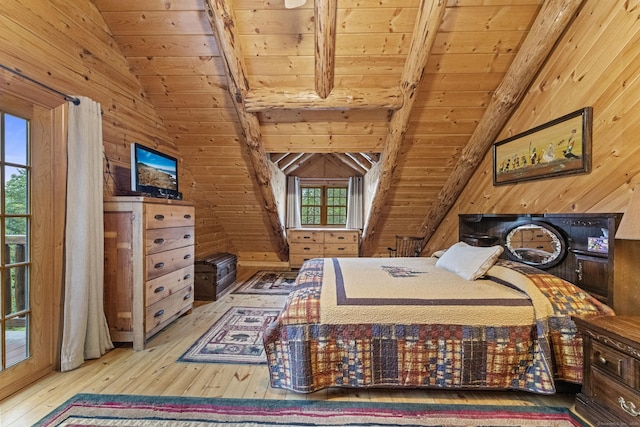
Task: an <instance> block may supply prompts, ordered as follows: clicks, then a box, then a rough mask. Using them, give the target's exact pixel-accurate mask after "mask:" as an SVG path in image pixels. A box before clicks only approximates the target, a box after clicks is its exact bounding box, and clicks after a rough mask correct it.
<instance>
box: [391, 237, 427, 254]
mask: <svg viewBox="0 0 640 427" xmlns="http://www.w3.org/2000/svg"><path fill="white" fill-rule="evenodd" d="M388 249H389V256H392V257H415V256H420V252H422V237H416V236H396V247H395V248H388Z"/></svg>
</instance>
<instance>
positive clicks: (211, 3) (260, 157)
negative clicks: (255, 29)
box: [205, 0, 289, 261]
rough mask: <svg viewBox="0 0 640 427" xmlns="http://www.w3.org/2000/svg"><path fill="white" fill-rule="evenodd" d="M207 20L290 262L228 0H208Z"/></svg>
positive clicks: (281, 250) (275, 234)
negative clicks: (247, 106) (248, 106)
mask: <svg viewBox="0 0 640 427" xmlns="http://www.w3.org/2000/svg"><path fill="white" fill-rule="evenodd" d="M205 6H206V8H207V17H208V18H209V23H210V25H211V28H212V29H213V32H214V33H215V34H216V40H217V42H218V49H219V50H220V54H221V55H222V58H223V59H224V63H225V67H226V75H227V82H228V84H229V94H230V95H231V98H232V99H233V103H234V106H235V109H236V112H237V114H238V119H239V122H240V125H241V127H242V133H243V136H244V139H245V142H246V144H247V146H248V147H249V155H250V157H251V162H252V164H253V169H254V171H255V177H256V179H257V182H258V187H259V188H260V193H261V195H262V199H263V201H264V208H265V212H266V214H267V217H268V221H269V224H270V225H271V234H272V238H273V240H274V242H275V244H276V247H277V252H278V256H279V257H280V259H281V260H283V261H284V260H286V259H287V253H288V248H289V246H288V244H287V238H286V234H285V233H286V232H285V228H284V226H283V224H282V223H281V222H280V216H279V215H278V203H277V200H276V198H275V195H274V192H273V186H272V185H271V169H270V168H269V164H268V161H269V160H268V159H267V153H266V151H265V149H264V146H263V144H262V133H261V131H260V123H259V121H258V118H257V116H256V115H255V114H253V113H248V112H247V111H245V110H244V108H243V99H244V97H245V95H246V94H247V92H248V91H249V83H248V82H249V79H248V77H247V72H246V67H245V64H244V57H243V56H242V50H241V48H240V44H239V39H238V35H237V34H236V33H235V29H236V18H235V16H234V13H233V9H232V8H231V5H230V4H229V2H228V0H206V1H205Z"/></svg>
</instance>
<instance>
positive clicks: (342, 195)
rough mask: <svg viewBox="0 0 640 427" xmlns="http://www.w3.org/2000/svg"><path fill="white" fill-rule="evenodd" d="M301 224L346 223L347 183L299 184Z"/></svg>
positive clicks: (329, 224) (338, 224)
mask: <svg viewBox="0 0 640 427" xmlns="http://www.w3.org/2000/svg"><path fill="white" fill-rule="evenodd" d="M300 193H301V195H300V201H301V203H300V219H301V223H302V225H303V226H322V225H328V226H344V225H345V224H346V223H347V185H341V184H336V185H313V186H311V185H309V186H306V185H301V187H300Z"/></svg>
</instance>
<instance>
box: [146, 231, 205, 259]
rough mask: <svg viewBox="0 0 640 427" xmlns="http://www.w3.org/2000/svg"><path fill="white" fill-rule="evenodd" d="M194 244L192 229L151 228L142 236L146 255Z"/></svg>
mask: <svg viewBox="0 0 640 427" xmlns="http://www.w3.org/2000/svg"><path fill="white" fill-rule="evenodd" d="M194 243H195V236H194V233H193V227H174V228H152V229H150V230H146V231H145V234H144V246H145V250H146V252H145V253H146V254H147V255H150V254H155V253H157V252H162V251H168V250H170V249H175V248H182V247H184V246H191V245H193V244H194Z"/></svg>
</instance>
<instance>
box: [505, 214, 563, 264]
mask: <svg viewBox="0 0 640 427" xmlns="http://www.w3.org/2000/svg"><path fill="white" fill-rule="evenodd" d="M504 246H505V253H506V254H507V256H508V257H509V258H510V259H512V260H514V261H519V262H522V263H524V264H529V265H532V266H534V267H538V268H549V267H553V266H554V265H557V264H558V263H560V262H561V261H562V260H563V259H564V256H565V255H566V253H567V245H566V242H565V240H564V237H563V236H562V234H560V232H559V231H558V230H556V229H555V228H553V227H552V226H550V225H549V224H545V223H542V222H528V223H526V224H521V225H516V226H515V227H513V228H511V229H510V230H508V231H507V234H506V236H505V245H504Z"/></svg>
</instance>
